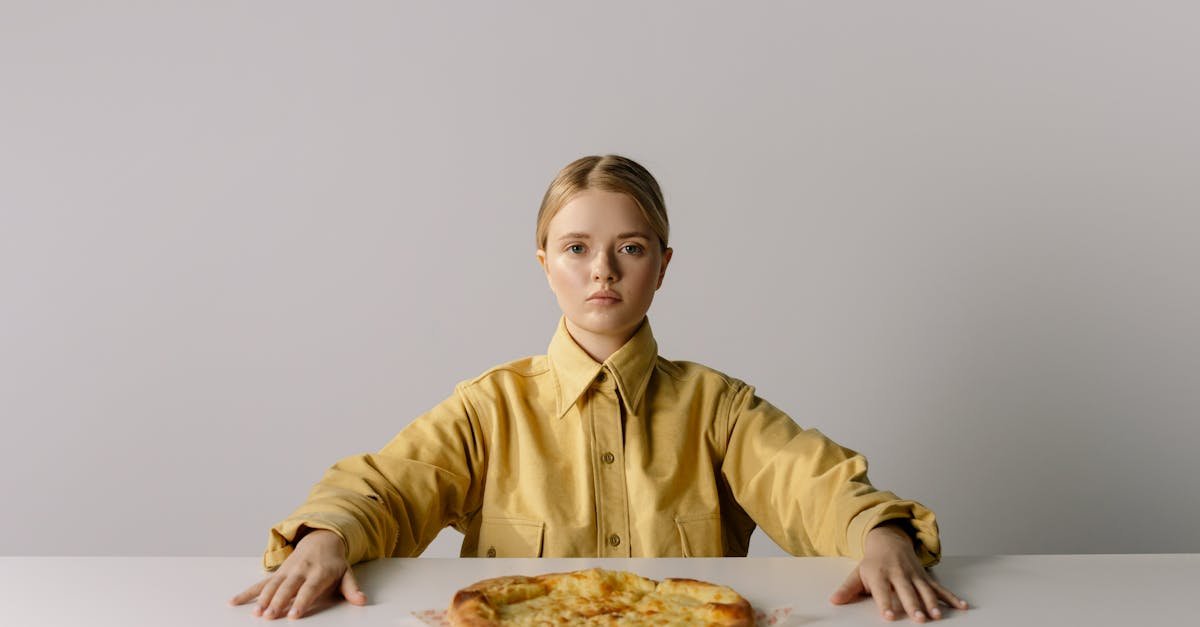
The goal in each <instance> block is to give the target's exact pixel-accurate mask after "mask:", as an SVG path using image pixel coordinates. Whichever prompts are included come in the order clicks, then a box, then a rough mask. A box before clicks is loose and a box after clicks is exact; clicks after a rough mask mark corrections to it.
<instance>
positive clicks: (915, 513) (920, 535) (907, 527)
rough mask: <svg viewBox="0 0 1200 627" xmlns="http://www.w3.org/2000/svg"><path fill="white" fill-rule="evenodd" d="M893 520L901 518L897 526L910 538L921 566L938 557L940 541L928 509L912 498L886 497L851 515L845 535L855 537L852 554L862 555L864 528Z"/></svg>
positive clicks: (935, 560) (932, 562) (934, 521)
mask: <svg viewBox="0 0 1200 627" xmlns="http://www.w3.org/2000/svg"><path fill="white" fill-rule="evenodd" d="M896 520H902V521H904V523H905V524H902V525H901V528H902V529H904V531H906V532H907V533H908V535H909V537H910V538H912V541H913V551H914V552H915V553H916V555H917V559H919V560H921V565H922V566H924V567H926V568H928V567H930V566H933V565H935V564H937V563H938V562H940V561H941V559H942V542H941V538H940V536H939V535H938V526H937V519H936V518H935V517H934V515H933V512H932V511H930V510H929V509H928V508H926V507H925V506H923V505H921V504H920V503H918V502H916V501H889V502H887V503H881V504H879V505H877V506H875V507H872V508H870V509H868V510H865V511H863V512H860V513H859V514H858V515H857V516H855V517H854V519H853V520H852V521H851V522H850V529H849V530H848V532H847V537H848V538H850V539H855V538H857V544H854V543H852V544H851V546H852V547H855V546H856V547H857V548H858V555H855V556H853V557H855V558H857V559H862V557H863V555H864V554H865V548H866V542H867V533H868V532H870V531H871V530H872V529H874V528H875V527H878V526H879V525H881V524H883V523H885V522H888V521H896Z"/></svg>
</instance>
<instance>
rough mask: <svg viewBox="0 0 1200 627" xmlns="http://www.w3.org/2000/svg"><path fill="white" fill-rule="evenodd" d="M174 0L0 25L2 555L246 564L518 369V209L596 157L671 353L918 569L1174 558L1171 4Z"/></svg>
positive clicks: (1183, 248)
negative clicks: (838, 467)
mask: <svg viewBox="0 0 1200 627" xmlns="http://www.w3.org/2000/svg"><path fill="white" fill-rule="evenodd" d="M164 4H165V3H158V2H140V3H132V2H106V3H89V2H73V3H53V4H51V3H41V2H13V1H11V0H4V2H3V4H0V89H2V90H3V95H2V97H0V177H2V178H3V183H2V184H0V211H2V213H0V299H2V300H0V316H2V317H3V320H2V324H0V412H2V417H3V425H4V433H5V436H4V437H3V438H2V439H0V493H2V494H3V495H4V516H3V517H0V525H2V527H3V528H2V530H3V532H4V533H0V554H5V555H27V554H45V555H112V554H124V555H246V556H249V555H257V554H260V552H261V551H262V549H263V547H264V546H265V543H266V539H267V529H268V528H269V527H270V525H272V524H273V523H274V522H276V521H278V520H279V519H281V518H283V517H284V516H286V515H287V514H288V513H289V512H291V511H292V509H293V508H294V507H295V506H296V505H298V504H299V503H300V502H301V501H302V500H303V498H304V497H305V495H306V494H307V492H308V489H309V488H310V486H311V485H312V484H313V483H314V482H315V481H316V480H317V479H318V478H319V477H320V476H321V474H322V473H323V472H324V469H325V468H327V467H328V466H329V465H330V464H332V463H333V462H334V461H336V460H337V459H339V458H341V457H343V456H346V455H351V454H356V453H361V452H367V451H374V450H378V449H379V448H380V447H381V446H383V444H385V443H386V442H387V441H388V440H389V439H390V438H391V436H392V435H393V434H394V433H395V432H396V431H398V430H399V429H400V428H401V427H403V426H404V425H405V424H406V423H407V422H408V421H409V420H411V419H412V418H413V417H415V416H417V415H419V414H420V413H422V412H424V411H425V410H427V409H428V408H430V407H432V406H433V405H434V404H435V403H437V402H438V401H440V400H441V399H442V398H444V397H445V396H446V395H448V394H449V393H450V391H451V390H452V388H453V385H454V383H456V382H457V381H460V380H462V379H466V378H469V377H473V376H475V375H477V374H479V373H480V372H482V371H483V370H485V369H487V368H488V367H489V366H491V365H494V364H497V363H500V362H503V361H508V360H510V359H515V358H517V357H521V356H524V355H529V354H540V353H544V352H545V349H546V345H547V343H548V342H549V340H550V337H551V334H552V333H553V330H554V325H555V323H556V322H557V320H558V316H559V310H558V308H557V306H556V304H555V301H554V298H553V295H552V294H551V292H550V290H549V289H548V287H547V285H546V283H545V281H544V278H543V276H542V274H541V272H540V269H539V268H538V266H537V264H536V261H535V259H534V245H533V229H534V216H535V212H536V209H537V206H538V203H539V201H540V200H541V195H542V193H543V192H544V190H545V187H546V185H547V184H548V183H549V181H550V179H551V178H552V177H553V175H554V173H555V172H557V170H558V169H559V168H560V167H562V166H563V165H565V164H566V163H567V162H569V161H571V160H572V159H574V158H576V157H579V156H582V155H585V154H602V153H608V152H615V153H619V154H624V155H627V156H630V157H632V158H634V159H637V160H639V161H641V162H642V163H643V164H644V165H646V166H647V167H648V168H650V170H651V171H652V172H654V173H655V175H656V176H657V177H658V178H659V181H660V182H661V184H662V185H663V187H664V188H665V190H666V197H667V204H668V208H669V210H670V212H671V218H672V222H673V229H672V245H673V246H674V248H675V258H674V261H673V263H672V264H671V267H670V270H669V272H668V274H667V279H666V281H665V283H664V286H663V288H662V289H661V291H660V292H659V293H658V296H657V299H656V301H655V303H654V306H653V307H652V308H651V310H650V316H651V320H652V323H653V324H654V328H655V330H656V332H657V335H658V339H659V342H660V349H661V353H662V354H663V355H664V356H666V357H668V358H673V359H688V360H695V361H700V362H702V363H705V364H708V365H710V366H713V367H715V368H717V369H719V370H722V371H724V372H727V373H729V374H731V375H733V376H736V377H739V378H742V379H745V380H746V381H749V382H750V383H752V384H754V385H756V386H757V387H758V389H759V392H760V394H761V395H762V396H763V397H765V398H767V399H768V400H770V401H772V402H773V403H775V404H776V405H778V406H779V407H781V408H783V409H784V410H785V411H788V412H789V413H790V414H791V415H792V416H793V417H794V418H795V419H796V420H797V421H798V422H800V423H801V424H803V425H806V426H815V427H818V428H820V429H821V430H822V431H823V432H825V433H826V434H828V435H830V436H831V437H833V438H834V439H835V440H837V441H839V442H841V443H843V444H845V445H847V446H850V447H851V448H854V449H856V450H859V451H861V452H863V453H864V454H866V455H867V457H868V458H869V459H870V460H871V479H872V480H873V481H874V482H875V484H876V485H878V486H879V487H882V488H886V489H891V490H893V491H896V492H898V493H900V494H901V495H903V496H905V497H908V498H914V499H917V500H920V501H922V502H924V503H925V504H926V505H928V506H930V507H931V508H933V509H934V510H935V511H936V512H937V514H938V519H939V522H940V524H941V528H942V532H943V542H944V545H945V551H946V553H947V554H957V555H962V554H994V553H1123V552H1196V551H1200V540H1198V539H1197V536H1196V534H1195V529H1196V525H1197V522H1198V521H1200V489H1198V488H1200V480H1198V479H1197V477H1200V456H1197V455H1195V443H1196V442H1197V441H1200V426H1198V421H1197V414H1198V413H1200V381H1198V380H1197V379H1198V378H1200V374H1198V373H1200V323H1197V320H1200V280H1198V279H1197V276H1196V268H1197V267H1200V247H1198V246H1197V244H1196V242H1197V239H1198V238H1197V235H1198V234H1200V218H1198V217H1197V210H1198V209H1200V202H1198V200H1200V188H1198V184H1197V180H1200V178H1198V177H1197V176H1196V169H1197V164H1198V163H1200V124H1197V114H1196V112H1197V111H1200V87H1198V84H1197V82H1198V81H1197V73H1196V59H1198V58H1200V43H1198V42H1200V38H1198V37H1197V36H1196V24H1197V20H1198V19H1200V9H1197V8H1195V5H1194V4H1193V3H1188V2H1176V3H1168V2H1150V3H1119V2H1037V3H1032V2H1031V3H1018V4H1013V3H1007V2H970V3H967V2H949V1H947V2H915V3H893V2H879V3H865V4H864V3H854V6H847V5H846V4H845V3H828V4H815V3H804V4H801V3H749V4H737V5H736V6H735V5H734V4H732V3H724V2H722V3H714V2H705V3H695V2H689V3H686V4H684V3H679V4H671V5H669V4H663V3H643V2H618V3H611V2H610V3H604V4H603V5H594V4H586V5H585V4H583V3H570V4H569V5H568V4H566V3H559V2H548V1H547V2H537V3H530V2H522V3H478V4H477V5H474V6H469V7H468V6H452V5H449V4H446V3H423V4H421V5H419V6H418V5H417V4H416V3H394V2H374V3H354V4H352V5H345V4H339V5H336V6H335V5H331V4H328V3H312V2H295V1H288V2H205V3H191V4H192V6H191V7H179V6H164ZM501 5H502V6H501ZM456 536H457V534H456V533H455V532H447V533H446V534H444V535H443V536H442V537H441V538H439V541H438V542H437V543H436V544H435V546H434V547H433V548H432V549H431V551H430V554H432V555H453V554H456V547H455V545H456V542H457V537H456ZM776 553H778V549H776V548H775V547H774V546H772V545H771V544H770V541H769V540H768V539H766V538H765V537H764V536H761V535H760V536H756V540H755V544H754V546H753V547H752V554H757V555H766V554H776Z"/></svg>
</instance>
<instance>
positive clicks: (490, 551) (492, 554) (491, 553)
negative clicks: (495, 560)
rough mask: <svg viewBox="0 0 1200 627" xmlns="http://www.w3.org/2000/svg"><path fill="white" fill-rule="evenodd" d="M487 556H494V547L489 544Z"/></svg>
mask: <svg viewBox="0 0 1200 627" xmlns="http://www.w3.org/2000/svg"><path fill="white" fill-rule="evenodd" d="M487 556H488V557H496V547H494V546H489V547H488V552H487Z"/></svg>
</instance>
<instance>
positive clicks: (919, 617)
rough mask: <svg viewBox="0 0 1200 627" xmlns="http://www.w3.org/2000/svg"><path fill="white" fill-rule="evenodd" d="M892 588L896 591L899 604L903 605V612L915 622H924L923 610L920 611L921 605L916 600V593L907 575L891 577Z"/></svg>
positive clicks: (900, 574) (898, 574)
mask: <svg viewBox="0 0 1200 627" xmlns="http://www.w3.org/2000/svg"><path fill="white" fill-rule="evenodd" d="M892 587H894V588H895V589H896V596H898V597H900V603H901V604H902V605H904V611H905V612H906V613H907V614H908V615H909V616H911V617H912V619H913V620H915V621H917V622H924V620H925V610H923V609H921V603H920V601H919V600H918V599H917V591H916V590H914V589H913V585H912V580H910V579H909V578H908V575H905V574H903V573H897V574H896V575H893V576H892Z"/></svg>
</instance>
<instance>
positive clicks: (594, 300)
mask: <svg viewBox="0 0 1200 627" xmlns="http://www.w3.org/2000/svg"><path fill="white" fill-rule="evenodd" d="M587 302H589V303H595V304H597V305H615V304H617V303H619V302H621V301H620V299H617V298H604V297H597V298H589V299H588V301H587Z"/></svg>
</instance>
